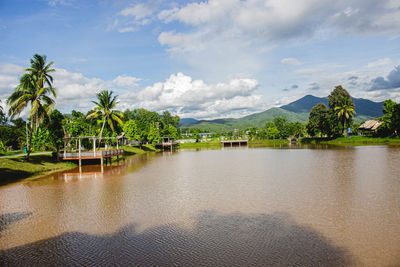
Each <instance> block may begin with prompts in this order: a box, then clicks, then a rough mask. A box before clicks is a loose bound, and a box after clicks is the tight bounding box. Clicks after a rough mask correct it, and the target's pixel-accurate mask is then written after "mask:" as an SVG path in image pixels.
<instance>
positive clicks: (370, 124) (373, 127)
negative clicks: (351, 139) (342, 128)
mask: <svg viewBox="0 0 400 267" xmlns="http://www.w3.org/2000/svg"><path fill="white" fill-rule="evenodd" d="M382 124H383V122H382V121H378V120H369V121H366V122H364V123H363V124H361V125H360V127H358V130H359V132H360V134H361V135H365V134H368V133H369V134H371V133H376V132H377V131H378V128H379V126H381V125H382Z"/></svg>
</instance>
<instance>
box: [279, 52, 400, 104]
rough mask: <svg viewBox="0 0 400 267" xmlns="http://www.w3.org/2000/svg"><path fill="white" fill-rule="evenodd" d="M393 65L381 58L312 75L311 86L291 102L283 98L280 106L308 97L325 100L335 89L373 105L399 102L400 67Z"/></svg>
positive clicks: (305, 86) (391, 62)
mask: <svg viewBox="0 0 400 267" xmlns="http://www.w3.org/2000/svg"><path fill="white" fill-rule="evenodd" d="M397 64H398V63H397ZM393 65H396V64H394V62H393V61H392V60H391V59H389V58H383V59H379V60H376V61H374V62H369V63H367V64H366V65H364V66H362V67H360V68H358V69H353V70H349V71H341V72H340V71H335V72H330V73H328V72H327V73H324V75H314V76H312V79H313V82H312V83H306V84H305V85H304V86H300V87H304V88H305V89H304V90H298V91H297V90H296V91H294V92H295V94H293V95H292V96H293V97H292V98H290V99H289V98H282V99H284V100H283V101H282V102H283V103H288V102H287V101H289V102H290V101H293V100H296V99H297V98H300V97H302V96H304V95H305V94H308V93H312V94H313V95H317V96H320V97H323V96H327V95H329V93H330V92H331V91H332V90H333V89H334V87H335V86H336V85H342V86H343V88H345V89H346V90H348V91H349V93H350V94H351V95H352V96H354V97H358V98H366V99H370V100H373V101H383V100H386V99H389V98H391V99H393V100H394V101H397V102H400V86H399V83H398V81H399V80H398V78H399V66H397V67H395V68H393ZM384 77H385V78H384ZM396 86H397V87H396ZM318 87H319V88H318ZM371 89H373V90H371Z"/></svg>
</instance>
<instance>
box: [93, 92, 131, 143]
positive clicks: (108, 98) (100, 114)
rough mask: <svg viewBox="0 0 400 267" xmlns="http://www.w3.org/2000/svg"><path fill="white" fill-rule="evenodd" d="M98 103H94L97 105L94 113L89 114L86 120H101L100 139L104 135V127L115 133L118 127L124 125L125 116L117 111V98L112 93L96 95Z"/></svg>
mask: <svg viewBox="0 0 400 267" xmlns="http://www.w3.org/2000/svg"><path fill="white" fill-rule="evenodd" d="M96 97H97V100H98V101H92V102H93V103H94V104H96V107H95V108H94V109H93V112H91V113H90V114H88V115H87V116H86V118H88V119H90V118H101V120H102V126H101V130H100V135H99V136H100V139H101V137H102V135H103V131H104V126H105V125H106V122H107V125H108V127H109V129H111V131H112V132H114V130H115V128H116V125H115V124H119V125H123V122H122V118H123V117H124V114H123V113H122V112H121V111H118V110H115V106H116V105H117V104H118V101H117V97H118V96H113V92H112V91H107V90H103V91H101V92H100V93H98V94H97V95H96Z"/></svg>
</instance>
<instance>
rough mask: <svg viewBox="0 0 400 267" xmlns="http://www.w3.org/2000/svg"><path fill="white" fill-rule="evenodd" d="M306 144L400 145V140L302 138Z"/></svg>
mask: <svg viewBox="0 0 400 267" xmlns="http://www.w3.org/2000/svg"><path fill="white" fill-rule="evenodd" d="M300 142H301V143H304V144H331V145H351V146H363V145H400V138H389V137H386V138H381V137H366V136H348V137H339V138H336V139H328V138H318V137H317V138H302V139H301V140H300Z"/></svg>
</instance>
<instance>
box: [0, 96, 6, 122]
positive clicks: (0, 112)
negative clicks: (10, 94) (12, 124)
mask: <svg viewBox="0 0 400 267" xmlns="http://www.w3.org/2000/svg"><path fill="white" fill-rule="evenodd" d="M4 121H5V115H4V110H3V106H2V105H1V99H0V123H3V122H4Z"/></svg>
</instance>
